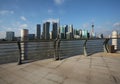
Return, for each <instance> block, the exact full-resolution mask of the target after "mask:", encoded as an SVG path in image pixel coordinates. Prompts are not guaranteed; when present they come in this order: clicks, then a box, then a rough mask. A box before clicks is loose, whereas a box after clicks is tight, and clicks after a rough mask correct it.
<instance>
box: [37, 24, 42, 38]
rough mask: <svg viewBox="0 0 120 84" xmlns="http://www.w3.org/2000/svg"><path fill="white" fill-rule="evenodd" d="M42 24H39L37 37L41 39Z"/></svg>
mask: <svg viewBox="0 0 120 84" xmlns="http://www.w3.org/2000/svg"><path fill="white" fill-rule="evenodd" d="M40 37H41V25H40V24H37V29H36V39H41V38H40Z"/></svg>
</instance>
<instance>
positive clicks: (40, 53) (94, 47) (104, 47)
mask: <svg viewBox="0 0 120 84" xmlns="http://www.w3.org/2000/svg"><path fill="white" fill-rule="evenodd" d="M24 42H27V53H28V60H34V59H46V58H55V57H54V56H55V50H56V51H57V49H54V47H53V46H54V42H53V41H48V42H43V41H18V42H16V43H15V42H10V43H9V42H6V43H0V64H1V63H2V62H3V63H4V62H7V61H9V62H10V60H11V62H12V60H14V61H15V62H16V61H17V62H18V65H20V64H22V63H23V62H24V60H23V59H22V56H23V54H24V52H22V48H24V46H21V43H24ZM96 42H97V43H96ZM110 42H111V39H108V38H106V39H96V40H95V39H82V40H61V43H60V49H59V52H58V51H57V52H56V56H57V53H59V56H60V58H63V57H65V56H66V57H70V56H74V55H84V56H88V55H91V54H94V53H97V52H106V53H109V52H110V50H109V45H111V43H110ZM119 44H120V39H119V42H118V50H120V45H119ZM25 61H26V59H25Z"/></svg>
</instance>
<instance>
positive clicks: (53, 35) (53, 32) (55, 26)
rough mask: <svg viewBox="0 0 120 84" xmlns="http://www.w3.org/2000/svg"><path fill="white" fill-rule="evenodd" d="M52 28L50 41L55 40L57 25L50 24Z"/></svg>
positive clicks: (54, 23) (55, 23)
mask: <svg viewBox="0 0 120 84" xmlns="http://www.w3.org/2000/svg"><path fill="white" fill-rule="evenodd" d="M52 27H53V31H52V39H56V38H57V28H58V23H57V22H53V23H52Z"/></svg>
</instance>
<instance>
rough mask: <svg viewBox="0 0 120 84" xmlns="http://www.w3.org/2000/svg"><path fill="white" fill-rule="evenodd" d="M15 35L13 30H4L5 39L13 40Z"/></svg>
mask: <svg viewBox="0 0 120 84" xmlns="http://www.w3.org/2000/svg"><path fill="white" fill-rule="evenodd" d="M14 37H15V33H14V32H13V31H8V32H6V40H8V41H13V40H14Z"/></svg>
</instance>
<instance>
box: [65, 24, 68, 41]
mask: <svg viewBox="0 0 120 84" xmlns="http://www.w3.org/2000/svg"><path fill="white" fill-rule="evenodd" d="M67 32H68V25H65V39H66V38H67V36H66V33H67Z"/></svg>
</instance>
